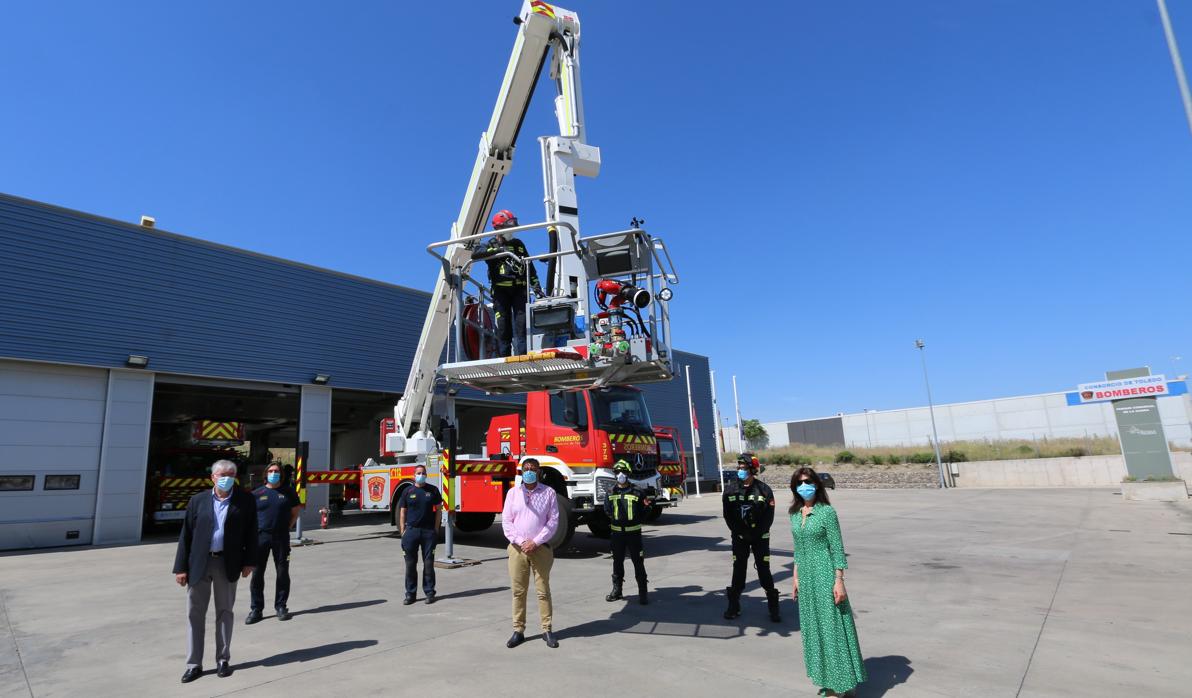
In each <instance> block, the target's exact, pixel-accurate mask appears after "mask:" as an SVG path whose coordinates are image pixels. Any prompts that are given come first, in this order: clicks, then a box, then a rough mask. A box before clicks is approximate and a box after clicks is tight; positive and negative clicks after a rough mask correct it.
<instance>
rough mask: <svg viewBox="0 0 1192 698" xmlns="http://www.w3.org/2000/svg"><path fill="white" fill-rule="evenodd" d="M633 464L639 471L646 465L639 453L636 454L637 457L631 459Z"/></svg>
mask: <svg viewBox="0 0 1192 698" xmlns="http://www.w3.org/2000/svg"><path fill="white" fill-rule="evenodd" d="M633 464H634V465H636V466H637V469H638V470H641V469H642V468H643V467H644V466H645V465H646V459H644V458H642V454H640V453H639V454H637V457H636V458H634V459H633Z"/></svg>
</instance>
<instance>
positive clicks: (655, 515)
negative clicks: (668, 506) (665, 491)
mask: <svg viewBox="0 0 1192 698" xmlns="http://www.w3.org/2000/svg"><path fill="white" fill-rule="evenodd" d="M663 510H664V507H660V506H653V507H650V513H649V514H646V521H649V522H650V523H653V522H655V521H657V520H658V519H659V518H661V517H662V512H663Z"/></svg>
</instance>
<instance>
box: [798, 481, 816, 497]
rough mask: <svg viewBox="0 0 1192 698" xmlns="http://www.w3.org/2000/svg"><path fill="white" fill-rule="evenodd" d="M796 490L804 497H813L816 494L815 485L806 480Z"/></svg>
mask: <svg viewBox="0 0 1192 698" xmlns="http://www.w3.org/2000/svg"><path fill="white" fill-rule="evenodd" d="M795 491H796V492H798V493H799V496H800V497H802V498H803V499H805V500H806V499H811V498H812V497H814V496H815V485H813V484H811V483H810V482H804V483H803V484H801V485H799V486H798V487H796V488H795Z"/></svg>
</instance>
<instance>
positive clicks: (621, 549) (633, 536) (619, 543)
mask: <svg viewBox="0 0 1192 698" xmlns="http://www.w3.org/2000/svg"><path fill="white" fill-rule="evenodd" d="M610 538H611V540H612V547H613V581H614V582H615V583H617V584H620V583H621V582H623V581H625V553H629V561H630V562H632V563H633V576H634V577H635V578H636V579H637V583H638V584H645V583H646V553H645V551H644V550H642V532H641V531H628V532H617V531H613V532H612V535H611V536H610Z"/></svg>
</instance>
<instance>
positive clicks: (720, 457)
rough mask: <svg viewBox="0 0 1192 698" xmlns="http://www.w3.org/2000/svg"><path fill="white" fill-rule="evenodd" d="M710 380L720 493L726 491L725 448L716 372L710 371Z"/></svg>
mask: <svg viewBox="0 0 1192 698" xmlns="http://www.w3.org/2000/svg"><path fill="white" fill-rule="evenodd" d="M708 380H709V381H711V383H712V421H714V422H715V423H716V432H715V433H716V471H717V472H718V473H720V491H721V492H723V491H724V448H723V447H722V446H723V444H722V443H721V442H720V405H719V403H717V402H716V372H715V371H713V370H712V369H708Z"/></svg>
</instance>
